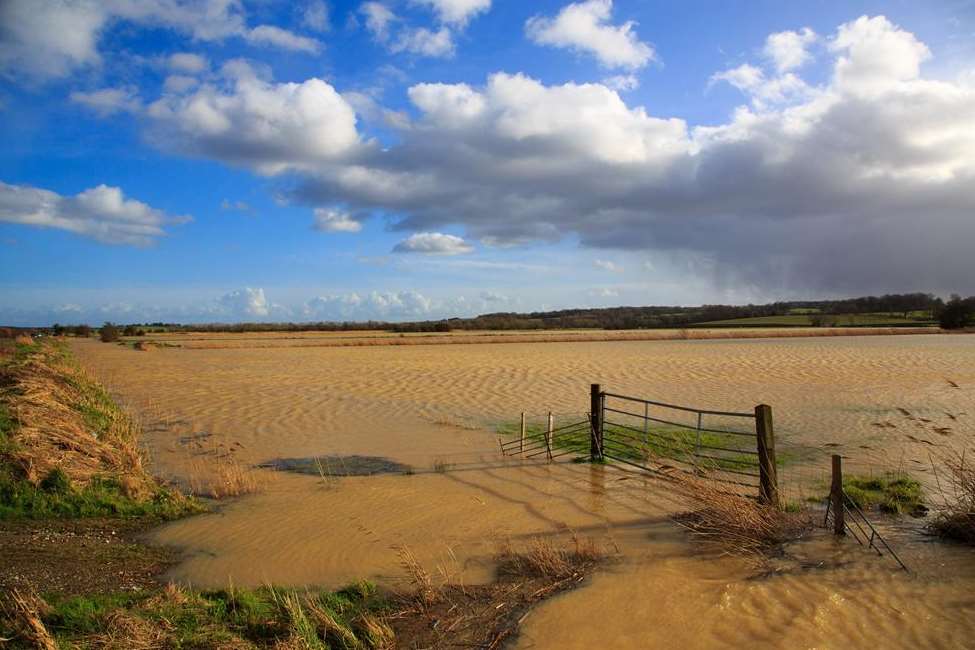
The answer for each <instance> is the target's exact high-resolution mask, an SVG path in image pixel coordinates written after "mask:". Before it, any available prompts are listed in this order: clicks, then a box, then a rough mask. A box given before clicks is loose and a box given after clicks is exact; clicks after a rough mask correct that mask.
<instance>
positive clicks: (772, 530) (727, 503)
mask: <svg viewBox="0 0 975 650" xmlns="http://www.w3.org/2000/svg"><path fill="white" fill-rule="evenodd" d="M670 480H671V483H672V485H673V486H674V487H675V489H676V491H677V493H678V494H679V495H680V496H682V497H684V498H685V499H686V500H688V501H689V502H690V503H691V504H693V506H694V509H693V510H691V511H689V512H686V513H683V514H680V515H678V516H677V517H676V521H677V522H678V523H679V524H681V525H682V526H683V527H684V528H686V529H687V530H688V531H689V532H690V533H691V535H692V536H693V537H694V538H695V539H697V540H699V541H701V542H703V543H705V544H708V545H711V546H714V547H716V548H718V549H719V550H721V551H723V552H727V553H732V554H735V555H742V556H745V557H751V558H763V557H766V556H768V555H769V554H771V553H773V552H775V551H776V550H778V549H780V548H781V546H782V545H783V544H785V543H787V542H791V541H795V540H797V539H799V538H801V537H802V536H803V535H804V534H805V533H806V532H808V531H809V530H810V529H811V528H812V527H813V521H812V518H811V515H810V514H809V513H807V512H804V511H800V512H789V511H785V510H781V509H779V508H777V507H774V506H771V505H767V504H762V503H759V502H758V501H756V500H755V499H752V498H749V497H746V496H743V495H740V494H737V493H734V492H729V491H728V487H727V486H723V485H720V484H719V483H718V482H716V481H714V480H712V479H708V478H707V477H698V476H689V475H683V474H679V475H678V474H674V475H673V476H671V477H670Z"/></svg>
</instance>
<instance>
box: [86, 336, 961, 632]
mask: <svg viewBox="0 0 975 650" xmlns="http://www.w3.org/2000/svg"><path fill="white" fill-rule="evenodd" d="M241 345H242V347H233V348H230V349H176V348H171V349H170V348H167V349H160V350H155V351H153V352H148V353H143V352H136V351H133V350H131V349H125V348H122V347H117V346H108V345H103V344H99V343H96V342H89V341H82V342H77V343H75V349H76V351H77V353H78V355H79V356H80V357H81V358H82V360H83V363H84V364H85V365H86V366H88V367H89V368H90V369H92V370H93V371H94V372H95V373H96V375H97V376H98V377H99V378H100V379H101V380H102V381H104V382H106V383H107V384H108V385H109V386H110V387H111V388H112V390H113V391H115V392H116V393H117V394H118V395H119V396H120V397H121V398H122V399H123V400H124V401H125V402H126V403H127V404H128V405H129V406H130V408H132V409H133V410H134V411H135V412H137V413H140V414H141V415H142V416H143V418H144V419H145V421H146V423H147V429H148V434H147V443H148V447H149V450H150V452H151V455H152V458H153V463H154V466H155V467H156V469H157V470H158V471H159V472H161V473H162V474H164V475H167V476H170V477H173V478H175V479H180V478H183V477H185V475H186V473H187V472H189V471H191V468H192V467H193V466H194V463H199V462H200V459H201V458H202V459H203V460H204V461H205V460H206V459H207V458H209V456H207V455H202V456H201V455H200V454H201V449H200V446H199V443H198V442H197V440H199V436H200V434H211V436H210V437H209V438H206V445H207V451H209V452H212V451H214V450H219V453H220V454H225V455H229V456H232V457H236V458H238V459H239V461H240V462H241V463H245V464H252V463H260V462H263V461H266V460H269V459H273V458H280V457H285V458H288V457H305V456H318V455H327V454H371V455H380V456H384V457H388V458H391V459H393V460H397V461H400V462H404V463H407V464H410V465H412V466H413V467H414V468H415V472H414V473H412V474H409V475H385V476H374V477H350V478H341V479H333V480H323V479H322V478H320V477H312V476H298V475H291V474H285V473H281V472H273V471H270V470H260V474H261V476H262V480H263V482H264V489H263V490H262V492H261V493H259V494H256V495H251V496H247V497H244V498H242V499H240V500H237V501H233V502H231V503H230V504H229V505H226V506H224V507H221V508H220V509H219V510H218V511H217V512H216V513H214V514H210V515H204V516H200V517H195V518H192V519H189V520H184V521H180V522H175V523H173V524H170V525H168V526H166V527H164V528H162V529H161V530H159V531H158V533H157V534H156V536H155V537H156V539H157V541H160V542H164V543H170V544H176V545H179V546H181V547H183V548H184V549H186V551H187V558H188V559H187V560H186V561H185V562H184V563H182V564H181V565H180V566H179V567H177V569H176V570H175V571H174V573H173V577H174V578H176V579H180V580H184V581H188V582H192V583H194V584H197V585H201V586H224V585H226V584H227V583H228V582H229V581H233V583H234V584H240V585H247V584H259V583H262V582H265V581H272V582H277V583H284V584H312V583H324V584H329V585H335V584H339V583H342V582H345V581H348V580H350V579H354V578H361V577H372V578H377V579H380V580H383V581H395V579H396V578H397V576H399V575H401V571H400V570H399V567H398V562H399V560H398V549H399V548H400V547H402V546H407V547H409V548H410V550H411V551H413V552H414V553H415V554H416V555H417V556H418V557H419V559H420V560H421V562H423V563H424V564H426V565H427V566H429V567H431V570H435V567H441V568H442V570H443V571H444V572H446V573H448V574H449V575H451V576H452V577H453V578H454V579H463V580H467V581H479V580H488V579H490V577H491V570H492V567H491V562H490V557H491V555H492V553H493V551H494V549H495V548H496V546H497V544H498V543H499V541H500V540H504V539H509V538H513V539H515V540H517V539H519V538H523V537H527V536H530V535H534V534H560V533H563V534H564V533H565V532H566V531H568V530H576V531H580V532H582V533H583V534H590V535H593V536H595V537H597V538H598V539H602V540H611V542H609V543H611V544H613V545H615V546H616V547H618V548H619V549H620V551H621V562H620V564H619V565H618V566H617V568H616V569H614V570H611V571H608V572H605V573H602V574H600V575H598V576H596V577H595V578H594V579H593V581H592V583H591V584H590V585H589V586H587V587H585V588H583V589H581V590H579V591H576V592H573V593H571V594H568V595H566V596H564V597H560V598H558V599H555V600H553V601H551V602H549V603H547V604H546V605H544V606H543V607H542V608H541V609H539V610H538V611H536V612H534V613H533V614H532V616H531V617H530V618H529V620H528V621H527V622H526V628H525V634H524V635H523V637H522V643H523V644H524V645H525V646H526V647H552V648H563V647H579V648H582V647H593V645H599V641H600V640H602V641H606V640H607V639H608V638H609V637H607V634H609V632H607V631H606V630H607V629H609V630H613V632H612V634H613V635H615V636H613V645H614V646H615V647H632V648H637V647H653V646H654V645H655V644H656V643H657V642H659V643H664V642H667V643H671V644H680V645H686V646H687V647H714V646H715V645H720V644H721V643H720V642H721V641H722V640H723V639H727V640H728V641H729V643H728V644H729V645H741V644H757V645H758V646H763V647H772V646H775V645H778V644H777V643H775V639H776V638H779V639H780V640H781V639H784V641H783V643H785V645H786V646H788V647H839V646H840V645H849V644H851V643H852V644H854V645H855V646H862V645H866V644H876V643H881V644H882V645H884V647H918V646H930V647H959V646H958V645H957V642H958V641H959V640H961V639H964V638H970V637H971V635H972V634H973V633H975V623H973V621H975V603H973V600H975V597H973V596H972V595H971V594H972V593H975V575H973V567H975V557H973V556H972V554H971V553H970V552H968V551H964V550H958V549H949V550H943V549H944V548H945V547H943V545H940V544H939V545H935V546H936V547H937V549H938V551H937V552H933V551H932V550H931V549H932V544H930V543H924V542H922V541H920V540H921V537H920V535H918V534H917V532H916V530H914V529H910V526H908V528H909V530H908V531H907V532H904V533H903V534H902V533H900V532H898V531H893V532H894V533H896V534H897V535H899V536H900V537H899V540H900V541H899V550H901V552H902V555H904V556H905V557H906V559H907V560H908V562H909V563H912V564H914V565H916V566H922V567H923V571H922V572H920V573H921V576H920V577H915V578H909V577H907V576H903V575H900V574H898V573H897V572H896V571H894V570H893V569H892V568H891V566H890V565H889V564H885V563H883V562H882V561H873V560H870V559H869V558H867V557H866V556H865V555H864V554H863V553H860V552H859V551H857V550H856V549H853V550H851V549H850V548H849V545H841V546H837V545H836V544H834V543H833V542H832V541H829V540H828V541H825V542H822V541H821V542H814V543H812V544H810V545H806V546H802V545H800V546H802V548H801V549H797V550H796V551H794V552H793V553H792V555H795V556H796V557H792V558H791V559H788V560H787V561H785V564H784V565H783V567H782V570H781V572H780V573H778V574H775V575H772V576H769V577H763V578H756V576H755V575H754V570H753V569H752V568H751V567H749V566H747V565H744V564H743V563H741V562H740V561H737V560H731V559H728V558H716V557H713V556H705V557H702V556H701V551H700V549H699V548H698V547H695V546H692V545H690V544H688V543H687V542H686V540H685V538H684V536H683V534H682V533H681V531H680V529H679V528H678V527H677V526H676V525H675V524H673V523H672V522H671V521H670V520H669V514H671V513H673V512H674V511H676V510H678V509H680V507H681V504H678V503H674V502H672V501H671V500H669V499H667V498H666V497H665V491H663V490H662V489H660V487H659V486H657V485H655V484H654V481H652V480H649V479H646V478H644V477H639V476H634V475H630V474H625V473H621V472H619V471H617V470H614V469H613V468H602V467H592V466H589V465H553V466H548V465H539V464H524V463H510V462H508V463H506V462H504V461H503V460H502V459H500V458H499V456H498V454H497V441H496V438H495V435H494V434H493V429H494V426H495V425H496V424H497V423H498V422H502V421H513V420H516V419H517V417H518V413H519V412H520V411H522V410H524V411H528V412H529V413H530V414H540V413H544V412H547V411H548V410H553V411H556V412H558V413H565V414H568V413H581V412H583V411H585V410H586V409H587V407H588V391H589V384H590V383H591V382H599V383H601V384H602V385H603V386H604V387H606V388H607V389H610V390H613V391H616V392H620V393H624V394H635V395H640V396H646V397H649V398H652V399H655V400H660V401H666V402H675V403H682V404H690V405H693V406H698V407H702V408H714V409H721V410H724V409H731V410H745V411H747V410H749V409H751V408H752V407H753V406H754V405H755V404H756V403H760V402H764V403H768V404H771V405H772V406H773V409H774V412H775V420H776V430H777V434H778V438H779V441H780V444H782V445H783V446H786V445H794V446H796V447H803V448H809V449H813V450H818V451H819V452H820V453H821V454H822V457H823V458H824V459H825V457H826V456H825V454H826V453H828V452H832V451H834V450H836V449H839V450H841V451H842V452H843V453H844V454H845V455H848V456H850V458H851V461H850V462H854V461H855V462H860V463H862V464H863V466H864V467H878V468H880V467H891V466H894V467H904V466H907V467H913V466H914V465H909V464H910V463H914V464H915V465H916V466H917V467H918V468H919V469H920V468H921V466H922V465H924V464H925V460H926V458H927V449H928V447H929V445H927V444H926V443H924V442H917V440H921V439H925V438H931V437H933V436H934V435H935V434H933V433H932V431H931V428H932V427H935V426H942V425H943V428H946V429H948V430H947V431H946V432H942V433H940V434H937V439H935V440H933V442H935V443H937V444H942V443H948V444H962V443H964V442H967V443H969V444H970V442H971V438H970V436H971V433H970V432H971V430H972V429H971V424H970V418H971V417H973V416H972V415H971V414H973V413H975V407H973V388H975V338H973V337H966V336H940V335H923V336H891V337H881V336H878V337H850V338H847V337H837V338H806V339H754V340H712V341H708V340H701V341H624V342H573V343H511V344H504V345H491V344H486V345H476V346H451V345H444V346H409V347H406V346H404V347H363V348H344V347H315V348H300V347H290V346H283V347H279V348H274V349H267V348H248V347H246V346H245V345H243V344H241ZM949 380H950V382H953V384H954V385H953V384H952V383H949ZM955 386H957V387H955ZM899 409H904V410H906V411H907V412H908V413H911V414H912V417H915V418H924V419H926V420H930V421H931V422H930V423H924V424H921V423H920V422H917V421H911V420H907V419H906V416H905V415H904V414H903V412H902V411H900V410H899ZM949 414H950V416H951V417H949ZM952 417H953V418H954V419H952ZM908 436H912V437H913V438H914V440H913V441H912V440H911V438H909V437H908ZM803 471H804V472H805V476H804V475H803ZM803 471H800V470H798V469H796V470H793V471H792V472H791V474H790V470H788V469H787V470H785V471H784V472H783V474H784V477H783V479H784V481H786V482H787V481H789V480H799V479H803V480H805V482H806V483H808V482H809V474H812V478H813V479H815V477H816V472H817V471H821V470H817V469H816V468H815V467H806V468H805V469H804V470H803ZM790 477H791V479H790ZM915 528H916V527H915ZM942 551H943V552H942ZM861 560H864V561H862V562H861ZM817 566H818V567H820V568H819V569H815V570H814V569H811V568H810V567H817ZM651 585H652V587H651ZM918 601H923V606H922V605H918V604H917V602H918ZM580 612H590V613H592V614H593V615H594V616H595V617H596V618H597V619H598V620H600V621H604V622H605V626H607V627H606V628H605V629H602V630H600V629H598V628H593V627H592V626H591V625H587V624H586V622H585V620H584V619H583V617H580V616H579V613H580ZM831 616H833V617H839V619H840V620H841V621H842V624H838V625H834V624H829V623H828V620H829V617H831ZM796 617H800V618H801V619H802V620H803V624H802V625H797V626H793V627H787V626H780V628H781V629H780V633H779V634H780V636H779V637H774V636H769V632H768V630H766V629H764V628H763V627H762V626H761V625H760V624H759V622H760V621H762V620H765V619H774V620H792V619H795V618H796ZM865 620H869V621H870V624H869V625H867V624H865V623H863V622H862V621H865ZM743 621H744V622H743ZM556 623H557V624H556ZM650 623H652V625H651V624H650ZM782 635H784V636H782ZM966 635H967V636H966Z"/></svg>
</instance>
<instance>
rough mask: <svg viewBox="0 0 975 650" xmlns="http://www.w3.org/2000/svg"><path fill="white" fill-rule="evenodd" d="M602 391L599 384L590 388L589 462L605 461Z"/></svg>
mask: <svg viewBox="0 0 975 650" xmlns="http://www.w3.org/2000/svg"><path fill="white" fill-rule="evenodd" d="M602 397H603V394H602V390H600V388H599V384H592V385H591V386H590V387H589V413H590V414H591V417H590V422H591V424H592V430H591V431H590V432H589V460H591V461H600V460H602V459H603V409H602Z"/></svg>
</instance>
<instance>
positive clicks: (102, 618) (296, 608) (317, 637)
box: [42, 582, 392, 650]
mask: <svg viewBox="0 0 975 650" xmlns="http://www.w3.org/2000/svg"><path fill="white" fill-rule="evenodd" d="M49 604H50V605H51V607H50V610H49V611H47V612H45V613H44V614H43V617H42V620H43V622H44V624H45V625H46V626H47V627H48V629H49V630H50V631H51V632H52V633H53V634H54V636H55V638H56V639H57V641H58V643H59V644H60V645H62V646H63V647H73V648H89V647H104V646H105V644H106V642H109V641H115V642H118V643H123V644H124V643H131V644H137V643H140V642H143V641H146V640H152V642H153V643H152V644H151V645H152V647H167V648H206V647H215V646H220V647H240V648H247V647H272V646H273V647H303V648H314V649H322V650H325V649H336V650H339V649H342V650H352V649H355V650H364V649H368V648H384V647H392V645H391V642H392V632H391V631H390V629H389V627H388V625H386V624H385V623H384V622H382V620H381V616H382V615H383V614H384V613H386V612H387V611H388V609H389V605H388V603H387V600H386V599H385V597H384V596H383V595H382V594H381V593H380V592H379V591H378V589H377V588H376V587H375V586H374V585H373V584H371V583H368V582H360V583H356V584H355V585H352V586H349V587H346V588H345V589H342V590H339V591H335V592H328V591H323V592H310V591H302V592H297V591H294V590H287V589H281V588H277V587H262V588H260V589H234V588H229V589H222V590H215V591H191V590H186V589H182V588H179V587H175V586H169V587H167V588H166V589H164V590H161V591H159V592H155V593H151V594H135V595H134V594H111V595H95V596H77V597H70V598H61V599H52V600H50V603H49ZM296 641H297V642H299V645H298V646H296V645H286V646H279V645H278V644H281V643H286V644H287V643H288V642H291V643H294V642H296ZM112 647H115V646H112ZM118 647H122V646H118ZM140 647H142V646H141V645H140ZM145 647H149V646H145Z"/></svg>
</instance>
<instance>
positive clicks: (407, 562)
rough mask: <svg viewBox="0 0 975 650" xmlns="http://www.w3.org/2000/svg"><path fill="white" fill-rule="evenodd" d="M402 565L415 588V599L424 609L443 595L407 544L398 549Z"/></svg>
mask: <svg viewBox="0 0 975 650" xmlns="http://www.w3.org/2000/svg"><path fill="white" fill-rule="evenodd" d="M396 552H397V554H398V555H399V561H400V566H402V567H403V570H404V571H406V576H407V579H408V580H409V583H410V586H411V587H412V589H413V599H414V600H415V601H416V604H417V605H418V606H419V607H420V609H421V610H422V611H426V609H427V608H429V607H430V606H431V605H434V604H435V603H436V602H437V601H438V600H440V599H441V596H442V595H443V594H442V592H441V591H439V590H438V589H436V588H435V587H434V586H433V579H432V578H431V577H430V574H429V573H428V572H427V571H426V569H424V568H423V566H422V565H421V564H420V562H419V561H418V560H417V559H416V556H415V555H413V551H411V550H410V549H409V548H407V547H405V546H400V547H399V548H397V549H396Z"/></svg>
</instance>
